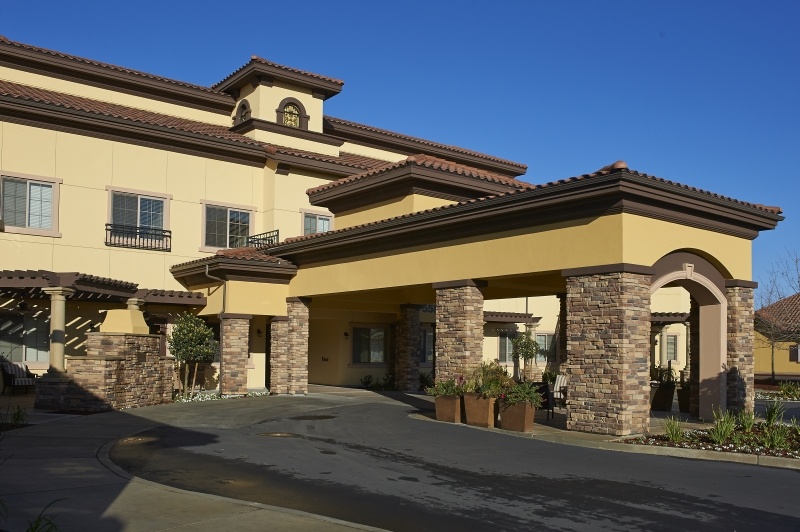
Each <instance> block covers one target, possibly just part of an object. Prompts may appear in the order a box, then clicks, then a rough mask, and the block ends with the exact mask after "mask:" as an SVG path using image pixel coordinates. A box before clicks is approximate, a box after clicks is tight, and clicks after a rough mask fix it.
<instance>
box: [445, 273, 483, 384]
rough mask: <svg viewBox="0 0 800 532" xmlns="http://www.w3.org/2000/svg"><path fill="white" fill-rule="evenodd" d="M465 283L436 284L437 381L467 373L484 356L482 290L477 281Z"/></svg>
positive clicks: (478, 364)
mask: <svg viewBox="0 0 800 532" xmlns="http://www.w3.org/2000/svg"><path fill="white" fill-rule="evenodd" d="M443 284H445V283H443ZM450 284H451V283H446V285H450ZM464 284H465V285H464V286H455V287H451V286H446V287H442V288H437V286H436V285H434V288H435V289H436V348H435V349H436V381H437V382H438V381H441V380H447V379H452V378H454V379H458V378H459V377H460V376H467V375H469V374H470V373H471V372H472V371H473V370H474V369H475V368H477V367H478V366H480V364H481V360H482V359H483V294H482V293H481V291H480V290H479V289H478V287H477V286H475V285H474V283H472V284H471V285H470V282H469V281H468V282H465V283H464Z"/></svg>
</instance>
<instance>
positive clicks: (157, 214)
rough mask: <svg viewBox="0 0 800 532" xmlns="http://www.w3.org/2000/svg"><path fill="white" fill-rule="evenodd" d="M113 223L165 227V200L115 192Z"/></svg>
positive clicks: (130, 225) (146, 227) (156, 227)
mask: <svg viewBox="0 0 800 532" xmlns="http://www.w3.org/2000/svg"><path fill="white" fill-rule="evenodd" d="M111 223H112V224H114V225H124V226H128V227H139V228H143V229H164V200H163V199H160V198H149V197H147V196H140V195H138V194H126V193H122V192H114V195H113V200H112V206H111Z"/></svg>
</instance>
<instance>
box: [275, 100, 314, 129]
mask: <svg viewBox="0 0 800 532" xmlns="http://www.w3.org/2000/svg"><path fill="white" fill-rule="evenodd" d="M287 105H294V106H296V107H297V109H298V110H299V111H300V116H299V117H298V118H299V124H298V126H297V127H295V126H290V125H287V124H285V123H284V120H285V116H284V114H285V109H286V106H287ZM275 123H276V124H279V125H281V126H283V127H286V128H290V129H301V130H304V131H308V113H306V107H305V105H303V104H302V102H301V101H300V100H298V99H297V98H292V97H289V98H284V99H283V100H281V103H279V104H278V108H277V109H275Z"/></svg>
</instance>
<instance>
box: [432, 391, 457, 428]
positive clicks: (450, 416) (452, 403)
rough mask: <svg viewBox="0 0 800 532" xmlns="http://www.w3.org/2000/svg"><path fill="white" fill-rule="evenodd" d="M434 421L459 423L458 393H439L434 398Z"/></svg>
mask: <svg viewBox="0 0 800 532" xmlns="http://www.w3.org/2000/svg"><path fill="white" fill-rule="evenodd" d="M436 421H447V422H448V423H461V396H460V395H440V396H439V397H437V398H436Z"/></svg>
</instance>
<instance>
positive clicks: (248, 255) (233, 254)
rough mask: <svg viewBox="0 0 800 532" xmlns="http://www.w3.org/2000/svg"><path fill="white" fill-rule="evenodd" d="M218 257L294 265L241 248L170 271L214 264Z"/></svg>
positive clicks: (217, 253)
mask: <svg viewBox="0 0 800 532" xmlns="http://www.w3.org/2000/svg"><path fill="white" fill-rule="evenodd" d="M218 257H224V258H228V259H236V260H246V261H252V262H271V263H274V264H280V265H291V264H292V263H291V261H288V260H286V259H281V258H278V257H273V256H272V255H267V254H266V253H264V252H263V251H260V250H258V249H256V248H251V247H241V248H230V249H220V250H219V251H217V252H216V253H215V254H214V255H212V256H209V257H203V258H202V259H194V260H190V261H187V262H181V263H180V264H175V265H174V266H172V267H171V268H170V269H172V268H179V267H183V266H189V265H191V264H202V263H204V262H213V261H214V259H216V258H218Z"/></svg>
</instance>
